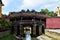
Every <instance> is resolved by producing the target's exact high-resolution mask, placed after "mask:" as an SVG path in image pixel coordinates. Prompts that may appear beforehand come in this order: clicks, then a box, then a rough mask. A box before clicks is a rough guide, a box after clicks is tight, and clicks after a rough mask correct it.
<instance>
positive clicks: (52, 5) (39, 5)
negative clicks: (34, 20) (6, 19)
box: [2, 0, 60, 15]
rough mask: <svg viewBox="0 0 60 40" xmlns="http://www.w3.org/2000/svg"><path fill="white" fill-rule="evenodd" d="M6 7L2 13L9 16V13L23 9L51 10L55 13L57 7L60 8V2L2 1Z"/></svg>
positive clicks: (34, 0) (33, 0)
mask: <svg viewBox="0 0 60 40" xmlns="http://www.w3.org/2000/svg"><path fill="white" fill-rule="evenodd" d="M2 2H3V4H4V6H3V10H2V13H3V14H7V15H8V14H9V12H13V11H20V10H22V9H24V10H26V9H30V10H32V9H35V10H36V11H40V10H41V9H45V8H47V9H49V10H50V11H55V10H56V7H57V6H60V0H2Z"/></svg>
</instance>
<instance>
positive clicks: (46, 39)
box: [37, 35, 52, 40]
mask: <svg viewBox="0 0 60 40" xmlns="http://www.w3.org/2000/svg"><path fill="white" fill-rule="evenodd" d="M37 39H38V40H52V38H49V37H47V36H46V35H41V36H38V37H37Z"/></svg>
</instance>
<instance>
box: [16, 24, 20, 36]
mask: <svg viewBox="0 0 60 40" xmlns="http://www.w3.org/2000/svg"><path fill="white" fill-rule="evenodd" d="M18 35H20V26H19V25H17V36H18Z"/></svg>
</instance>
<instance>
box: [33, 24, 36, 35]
mask: <svg viewBox="0 0 60 40" xmlns="http://www.w3.org/2000/svg"><path fill="white" fill-rule="evenodd" d="M33 35H34V36H36V24H34V25H33Z"/></svg>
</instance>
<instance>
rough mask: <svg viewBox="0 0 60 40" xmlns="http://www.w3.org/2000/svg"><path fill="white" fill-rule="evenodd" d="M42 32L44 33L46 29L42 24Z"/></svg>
mask: <svg viewBox="0 0 60 40" xmlns="http://www.w3.org/2000/svg"><path fill="white" fill-rule="evenodd" d="M42 33H43V34H44V33H45V30H44V26H43V25H42Z"/></svg>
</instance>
